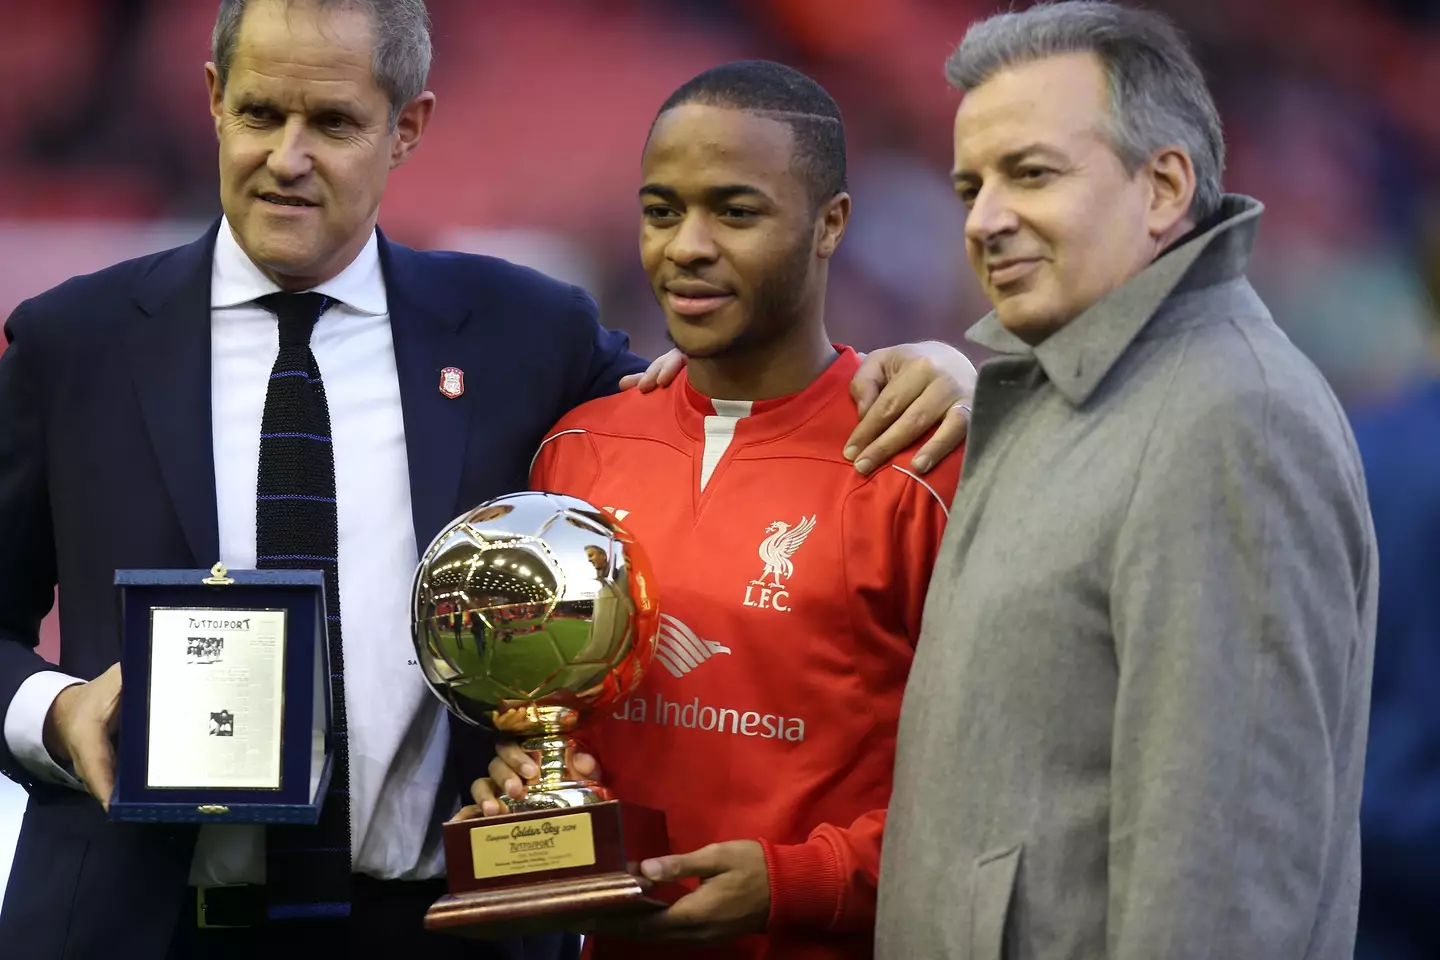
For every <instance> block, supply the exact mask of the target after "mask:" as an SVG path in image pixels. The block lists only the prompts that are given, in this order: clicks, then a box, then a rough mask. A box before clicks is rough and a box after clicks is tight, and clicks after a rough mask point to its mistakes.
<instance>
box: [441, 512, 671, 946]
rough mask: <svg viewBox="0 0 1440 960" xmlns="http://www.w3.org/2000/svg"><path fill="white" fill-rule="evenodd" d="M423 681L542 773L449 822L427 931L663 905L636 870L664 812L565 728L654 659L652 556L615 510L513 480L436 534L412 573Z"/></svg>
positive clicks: (649, 852) (513, 926) (618, 693)
mask: <svg viewBox="0 0 1440 960" xmlns="http://www.w3.org/2000/svg"><path fill="white" fill-rule="evenodd" d="M413 601H414V631H413V635H414V641H415V649H416V652H417V656H418V659H419V662H420V665H421V667H422V669H423V671H424V674H425V679H426V681H427V682H428V683H429V686H430V688H431V690H432V691H434V692H435V694H436V695H437V696H438V697H440V699H441V700H442V701H443V702H444V703H445V706H446V707H447V708H448V709H449V710H450V711H451V712H452V713H454V714H455V715H456V716H458V717H460V718H461V719H463V720H466V721H467V722H469V723H472V724H475V725H478V726H482V727H485V728H487V729H490V730H494V731H496V732H499V733H502V734H506V735H508V736H510V737H514V738H517V739H519V740H520V745H521V748H522V749H524V750H525V751H526V752H527V754H528V755H529V756H530V757H531V759H532V761H533V762H534V764H535V766H536V768H537V770H538V773H537V774H536V776H535V777H533V778H530V781H529V782H528V783H527V787H528V791H527V793H526V796H525V798H524V799H523V800H518V801H516V800H511V799H509V798H506V799H504V800H502V803H504V804H505V805H506V806H507V808H508V809H509V811H510V812H509V813H506V814H504V815H502V816H499V817H491V818H486V819H473V820H456V821H452V822H450V823H448V824H446V825H445V854H446V860H447V862H448V868H449V879H450V895H449V896H446V897H444V898H442V899H441V900H440V901H438V902H437V903H436V904H435V905H434V906H433V907H432V908H431V909H430V912H429V914H427V916H426V919H425V923H426V926H427V927H429V928H431V929H445V930H449V931H451V932H455V933H461V934H465V935H470V936H478V937H495V936H500V935H505V934H513V933H518V932H523V931H526V930H535V929H564V928H567V927H577V926H581V925H585V924H587V923H588V922H589V921H590V920H591V919H593V918H595V917H597V916H604V915H616V914H620V913H625V912H631V911H637V910H639V911H643V910H652V909H657V908H660V907H663V906H664V904H663V902H661V901H659V900H655V899H653V898H651V897H650V896H648V895H647V893H646V887H647V886H648V884H646V883H645V882H644V881H642V880H640V879H639V878H637V876H636V874H635V870H636V868H637V866H638V864H639V862H640V861H641V860H643V859H646V858H650V857H656V856H661V855H663V854H665V853H666V852H667V849H666V839H665V836H666V831H665V820H664V816H663V814H661V813H660V812H659V811H655V810H650V809H647V808H644V807H638V806H635V805H633V804H627V803H624V802H622V801H619V800H616V799H615V798H613V797H612V796H611V793H610V791H609V790H608V789H607V788H606V787H605V786H604V785H603V784H602V783H600V782H599V781H598V780H596V779H594V778H590V777H585V776H581V775H579V774H577V773H576V771H575V770H574V768H573V766H572V765H571V762H570V760H571V755H572V753H573V751H574V749H575V741H574V739H573V738H572V737H571V734H572V733H573V732H574V731H575V730H576V729H577V728H578V727H579V726H581V725H582V724H583V723H584V721H585V719H586V718H587V717H589V716H591V715H593V714H595V713H596V712H598V711H601V710H604V709H606V708H607V707H609V706H611V705H612V704H614V703H616V702H618V701H620V700H621V699H623V698H624V697H626V696H628V695H629V694H630V692H631V691H633V690H634V688H635V687H636V685H637V684H638V683H639V681H640V677H641V675H642V674H643V672H644V670H645V668H646V667H647V666H648V665H649V663H650V661H651V659H652V658H653V657H654V653H655V644H656V638H657V636H658V632H659V609H658V606H657V603H656V594H655V586H654V583H653V580H652V578H651V574H650V567H649V562H648V560H647V559H646V558H645V555H644V553H643V551H642V550H641V549H640V548H639V545H638V544H636V542H635V540H634V538H633V537H632V536H631V535H630V534H629V533H628V531H626V530H625V529H624V528H623V527H622V526H621V525H620V524H619V523H618V522H617V521H616V520H615V519H614V518H613V517H612V516H610V515H609V514H607V513H604V512H603V511H601V510H599V509H597V508H595V507H594V506H592V505H590V504H588V503H585V502H584V501H582V500H578V499H575V498H573V497H565V496H560V495H556V494H547V493H517V494H512V495H510V496H506V497H501V498H499V499H496V500H491V501H489V502H487V503H484V504H481V505H480V506H478V507H476V508H475V509H474V510H471V511H470V512H469V513H467V514H465V515H464V516H462V517H460V518H458V519H456V520H455V521H454V522H452V523H451V524H450V525H449V526H448V527H447V528H446V529H445V530H444V531H443V532H441V534H440V535H439V536H438V537H436V538H435V540H434V541H433V542H432V543H431V544H430V547H429V548H428V549H427V550H426V552H425V554H424V556H423V557H422V558H421V560H420V563H419V566H418V568H417V570H416V574H415V582H414V589H413Z"/></svg>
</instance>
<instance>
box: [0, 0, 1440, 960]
mask: <svg viewBox="0 0 1440 960" xmlns="http://www.w3.org/2000/svg"><path fill="white" fill-rule="evenodd" d="M1025 5H1026V4H1025V3H1016V4H1014V6H1017V7H1019V6H1025ZM1148 6H1150V7H1151V8H1153V9H1160V10H1163V11H1165V12H1167V13H1169V14H1171V15H1172V16H1173V17H1174V18H1175V19H1176V20H1177V21H1178V22H1179V23H1180V24H1181V25H1182V26H1183V27H1184V28H1185V29H1186V30H1187V31H1188V33H1189V35H1190V37H1191V38H1192V41H1193V43H1194V46H1195V49H1196V52H1197V54H1198V56H1199V58H1200V60H1201V62H1202V65H1203V66H1204V67H1205V69H1206V71H1207V73H1208V75H1209V78H1210V80H1211V83H1212V86H1213V89H1214V91H1215V94H1216V97H1217V99H1218V102H1219V105H1220V108H1221V113H1222V115H1223V117H1224V120H1225V124H1226V133H1227V139H1228V143H1229V150H1230V163H1229V168H1228V172H1227V175H1226V185H1227V188H1228V189H1230V190H1232V191H1237V192H1243V193H1248V194H1251V195H1253V196H1256V197H1258V198H1259V199H1260V200H1262V201H1263V202H1264V203H1265V205H1266V207H1267V213H1266V214H1265V217H1264V219H1263V221H1262V225H1261V230H1260V237H1259V242H1258V246H1257V249H1256V253H1255V258H1254V263H1253V270H1252V279H1253V280H1254V282H1255V285H1256V286H1257V287H1258V288H1259V289H1260V291H1261V293H1262V295H1263V296H1264V297H1265V298H1266V299H1267V301H1268V302H1269V304H1270V306H1271V308H1272V309H1273V310H1274V312H1275V314H1276V316H1277V319H1278V320H1279V322H1280V323H1281V324H1282V325H1283V326H1284V328H1285V329H1286V330H1287V331H1288V332H1289V334H1290V335H1291V336H1292V337H1293V339H1294V340H1295V341H1296V342H1297V343H1298V344H1299V345H1300V346H1301V347H1302V349H1304V350H1305V351H1306V352H1307V353H1308V354H1309V355H1310V356H1311V357H1312V358H1313V359H1314V360H1315V362H1316V363H1317V364H1318V365H1319V367H1320V368H1321V369H1322V370H1323V371H1324V372H1325V374H1326V375H1327V376H1328V377H1329V379H1330V381H1331V383H1332V384H1333V386H1334V388H1335V390H1336V391H1337V392H1338V393H1339V395H1340V396H1341V398H1342V400H1343V402H1344V403H1345V404H1346V406H1347V408H1349V409H1351V410H1352V411H1356V412H1357V413H1359V412H1362V411H1366V410H1368V409H1370V408H1372V407H1374V406H1376V405H1380V404H1386V403H1389V402H1391V400H1392V398H1394V397H1397V396H1401V397H1403V396H1404V395H1405V391H1406V390H1407V389H1408V387H1409V385H1410V384H1412V383H1413V382H1415V381H1416V380H1417V379H1418V378H1421V377H1423V376H1424V375H1425V374H1426V370H1427V365H1428V366H1429V368H1430V369H1434V361H1433V359H1432V357H1433V354H1431V352H1430V349H1431V348H1430V346H1429V345H1428V343H1429V341H1430V340H1432V339H1433V331H1434V329H1435V327H1436V325H1437V322H1440V321H1437V319H1436V306H1435V302H1434V299H1433V294H1427V283H1428V284H1429V285H1430V286H1431V287H1432V288H1433V287H1434V285H1435V284H1436V274H1437V272H1440V266H1437V264H1440V253H1437V250H1440V244H1437V236H1440V231H1437V225H1440V177H1437V170H1440V109H1437V107H1436V100H1437V98H1440V9H1437V4H1436V3H1433V2H1431V0H1207V2H1205V3H1194V2H1181V0H1156V2H1152V3H1150V4H1148ZM429 7H430V11H431V15H432V19H433V23H434V38H435V49H436V56H435V63H434V69H433V72H432V75H431V82H430V87H431V89H432V90H434V91H435V92H436V94H437V96H438V101H439V102H438V110H437V114H436V118H435V121H434V123H433V124H432V126H431V128H430V132H429V133H428V135H427V136H426V139H425V141H424V143H423V145H422V147H421V149H420V151H419V153H418V155H417V156H416V157H415V158H414V159H413V161H412V162H411V163H410V164H409V165H408V166H407V167H405V168H403V169H402V170H400V171H399V172H398V173H397V174H396V175H395V176H393V177H392V179H391V183H390V188H389V194H388V196H387V197H386V201H385V206H384V207H383V208H382V211H381V225H382V227H383V228H384V229H385V230H386V231H387V232H388V233H389V234H390V236H391V237H392V238H394V239H398V240H400V241H402V242H404V243H407V244H410V245H413V246H419V247H426V248H448V249H458V250H466V251H472V252H483V253H492V254H497V255H499V256H503V257H506V258H508V259H511V260H516V261H519V262H523V263H527V264H530V265H533V266H536V267H538V268H540V269H542V270H544V271H546V272H549V273H551V274H552V275H555V276H558V277H561V278H564V279H567V280H570V281H572V282H575V283H579V284H581V285H583V286H584V287H585V288H587V289H588V290H590V291H591V292H592V293H593V294H594V295H595V296H596V297H597V298H598V299H599V301H600V303H601V306H602V311H603V317H604V320H605V322H606V323H607V324H608V325H609V326H611V327H617V328H620V329H624V330H626V331H628V332H629V333H630V334H631V336H632V338H633V340H634V343H635V344H636V346H637V348H638V350H639V352H642V353H647V354H650V355H653V354H654V353H655V352H658V351H661V350H663V349H664V348H665V346H666V344H665V342H664V338H663V325H662V321H661V317H660V314H659V311H658V308H657V307H656V306H655V304H654V302H653V300H652V299H651V296H650V293H649V290H648V287H647V286H646V284H645V281H644V277H643V275H642V273H641V271H640V268H639V266H638V262H637V250H636V237H637V224H638V218H637V212H638V207H637V203H636V201H635V189H636V187H637V186H638V182H637V177H638V164H639V154H640V149H641V145H642V143H643V140H644V138H645V134H646V131H647V129H648V126H649V124H650V121H651V120H652V118H653V114H654V111H655V109H656V108H657V107H658V105H659V104H660V103H661V101H663V100H664V98H665V97H666V96H667V95H668V94H669V93H670V92H671V91H672V90H673V89H674V88H675V87H676V86H678V85H679V84H680V83H682V82H683V81H685V80H686V79H688V78H689V77H690V76H692V75H693V74H695V73H697V72H699V71H700V70H703V69H705V68H706V67H709V66H711V65H714V64H716V63H718V62H722V61H725V60H730V59H736V58H744V57H763V58H769V59H776V60H781V61H784V62H786V63H789V64H791V65H794V66H796V67H799V68H800V69H803V70H805V71H806V72H808V73H810V74H811V75H812V76H814V77H815V78H816V79H817V80H819V81H820V82H821V83H822V84H824V85H825V86H826V87H827V88H828V89H829V90H830V91H831V92H832V93H833V94H834V96H835V97H836V99H837V100H838V101H839V103H840V105H841V108H842V109H843V110H844V113H845V117H846V120H847V124H848V129H849V142H850V150H851V153H850V180H851V192H852V194H853V197H854V219H853V221H852V224H851V228H850V231H849V234H848V236H847V238H846V240H845V243H844V244H843V246H842V248H841V251H840V254H839V255H838V257H837V259H836V261H835V266H834V268H833V270H832V281H831V283H832V288H831V295H830V298H829V315H830V330H831V334H832V336H833V337H834V338H835V339H837V340H840V341H843V342H847V343H850V344H852V345H855V346H857V347H860V348H870V347H875V346H878V345H882V344H888V343H897V342H901V341H906V340H915V339H925V338H938V339H944V340H948V341H950V342H952V343H957V344H959V343H961V342H962V341H961V334H962V331H963V330H964V329H965V327H966V326H967V325H968V324H969V323H971V322H973V321H974V320H976V319H978V318H979V317H980V316H981V315H982V314H983V313H984V312H985V311H986V309H987V307H986V304H985V302H984V300H983V298H982V297H981V295H980V291H979V289H978V287H977V285H976V283H975V280H974V278H973V276H972V275H971V274H970V272H969V269H968V267H967V266H966V264H965V261H964V256H963V249H962V240H963V236H962V230H963V221H962V217H961V213H962V211H961V208H960V207H959V205H958V204H957V203H956V201H955V200H954V198H953V196H952V194H951V191H950V186H949V182H948V176H947V171H948V168H949V159H950V151H951V141H950V124H951V119H952V116H953V113H954V109H955V107H956V105H957V103H958V94H957V93H956V91H954V90H952V89H951V88H950V87H949V86H947V84H946V83H945V80H944V76H943V73H942V64H943V61H944V59H945V57H946V56H947V55H948V54H949V52H950V51H951V50H952V49H953V47H954V45H955V43H956V42H957V41H958V40H959V39H960V37H961V36H962V35H963V33H964V30H965V27H966V25H967V23H969V22H970V21H972V20H974V19H977V18H980V17H983V16H985V15H987V14H989V13H991V12H994V11H995V9H996V8H997V5H996V4H995V3H993V2H986V0H526V2H523V3H522V2H515V0H511V2H504V0H430V3H429ZM214 12H215V4H214V3H213V2H205V0H45V2H44V3H36V2H33V0H0V24H3V28H0V317H3V316H6V315H8V313H9V311H10V310H11V309H13V307H14V306H15V305H16V304H17V303H19V302H20V301H21V300H22V299H24V298H26V297H28V296H31V295H33V294H36V293H39V292H41V291H42V290H44V289H46V288H48V287H50V286H52V285H54V284H56V283H58V282H60V281H62V280H64V279H65V278H67V277H69V276H71V275H74V274H77V273H84V272H88V271H91V270H94V269H98V268H100V267H103V266H105V265H108V264H110V263H113V262H115V261H118V260H121V259H126V258H129V257H133V256H138V255H141V254H144V253H148V252H151V251H154V250H158V249H162V248H165V247H168V246H173V245H175V244H178V243H183V242H188V241H189V240H190V239H193V238H194V237H195V236H196V235H198V234H199V233H200V232H201V231H202V230H203V229H204V228H205V227H206V226H207V225H208V223H209V222H210V221H211V220H212V219H213V218H214V217H216V216H217V215H218V213H219V207H218V203H217V199H216V193H217V176H216V169H215V166H216V160H215V142H214V133H213V129H212V127H211V121H210V117H209V114H208V110H207V103H206V96H205V88H204V78H203V72H202V70H203V64H204V63H205V61H206V59H207V57H208V52H209V34H210V28H211V26H212V22H213V17H214ZM0 348H3V347H0ZM977 359H978V357H977ZM0 416H4V411H0ZM1435 443H1436V445H1437V446H1440V437H1437V438H1436V439H1435ZM76 466H77V468H78V469H85V465H76ZM97 466H98V465H97ZM1437 580H1440V571H1437ZM57 642H58V640H57V632H56V630H55V627H54V624H53V623H47V626H46V634H45V644H44V649H45V651H46V652H47V654H48V655H51V656H53V654H54V651H55V649H56V646H55V645H56V643H57ZM1436 642H1437V643H1440V638H1437V639H1436ZM1436 679H1437V680H1440V677H1437V678H1436ZM1435 749H1436V750H1440V747H1436V748H1435ZM1432 759H1433V758H1432ZM1436 763H1440V760H1437V761H1436ZM1432 772H1433V771H1432ZM1436 776H1437V777H1440V774H1437V775H1436ZM1434 782H1435V781H1434V779H1433V778H1432V783H1434ZM1436 790H1437V798H1440V784H1436ZM1436 802H1437V804H1440V799H1437V801H1436ZM7 805H8V806H7ZM22 805H23V793H21V792H20V791H18V789H17V788H15V787H14V786H13V785H12V784H10V783H9V781H6V780H4V779H3V778H0V885H3V877H4V873H5V870H6V867H7V866H8V850H7V848H6V844H7V843H13V835H14V831H15V830H16V829H18V816H19V809H20V807H21V806H22ZM1434 902H1435V904H1436V906H1440V889H1437V890H1436V891H1435V901H1434ZM1435 955H1436V956H1440V947H1437V949H1436V952H1435Z"/></svg>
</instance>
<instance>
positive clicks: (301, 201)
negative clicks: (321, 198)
mask: <svg viewBox="0 0 1440 960" xmlns="http://www.w3.org/2000/svg"><path fill="white" fill-rule="evenodd" d="M258 196H259V197H260V199H261V200H262V201H264V202H265V203H268V204H270V205H271V206H276V207H299V208H301V209H304V208H308V207H318V206H320V204H318V203H315V202H314V201H311V200H306V199H305V198H304V197H292V196H288V195H286V194H283V193H262V194H259V195H258Z"/></svg>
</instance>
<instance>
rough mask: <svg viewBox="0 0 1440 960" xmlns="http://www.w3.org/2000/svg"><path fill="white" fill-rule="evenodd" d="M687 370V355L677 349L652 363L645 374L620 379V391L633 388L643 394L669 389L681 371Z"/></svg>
mask: <svg viewBox="0 0 1440 960" xmlns="http://www.w3.org/2000/svg"><path fill="white" fill-rule="evenodd" d="M683 369H685V354H683V353H681V352H680V351H679V350H676V349H675V348H673V347H672V348H671V349H670V350H669V351H668V352H666V353H664V354H662V355H661V356H660V357H658V358H657V359H655V360H652V361H650V366H648V367H646V368H645V372H644V373H631V374H627V375H626V376H623V377H621V378H620V389H621V390H629V389H631V388H632V387H633V388H635V389H636V390H639V391H640V392H641V393H649V392H650V391H651V390H654V389H655V388H656V387H668V386H670V384H671V383H674V382H675V378H676V377H678V376H680V371H681V370H683Z"/></svg>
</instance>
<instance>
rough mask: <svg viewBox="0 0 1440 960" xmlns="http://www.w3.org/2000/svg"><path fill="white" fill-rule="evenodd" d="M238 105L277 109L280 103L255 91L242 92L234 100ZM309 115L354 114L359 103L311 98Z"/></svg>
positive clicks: (356, 112) (357, 110)
mask: <svg viewBox="0 0 1440 960" xmlns="http://www.w3.org/2000/svg"><path fill="white" fill-rule="evenodd" d="M236 105H237V106H240V107H267V108H269V109H271V110H279V109H280V105H279V104H277V103H276V102H275V100H274V99H273V98H271V97H267V96H263V95H261V94H257V93H242V94H240V96H239V97H238V98H237V100H236ZM307 112H308V113H309V115H310V116H318V115H320V114H324V113H343V114H345V115H347V116H355V115H357V114H358V113H359V112H360V109H359V105H358V104H356V103H354V102H353V101H350V100H313V101H311V103H310V109H309V110H308V111H307Z"/></svg>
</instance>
